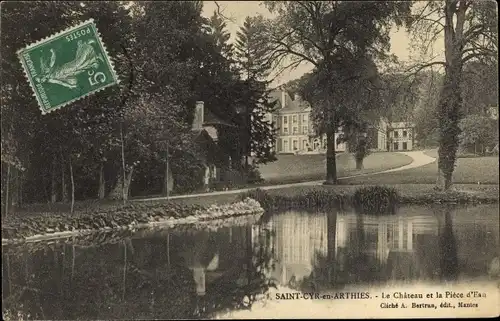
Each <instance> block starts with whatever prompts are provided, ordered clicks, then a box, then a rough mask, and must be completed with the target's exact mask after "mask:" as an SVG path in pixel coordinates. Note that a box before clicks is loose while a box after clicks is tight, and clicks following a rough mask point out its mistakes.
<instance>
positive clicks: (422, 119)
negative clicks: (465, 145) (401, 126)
mask: <svg viewBox="0 0 500 321" xmlns="http://www.w3.org/2000/svg"><path fill="white" fill-rule="evenodd" d="M418 78H421V79H422V80H421V82H420V86H419V89H420V93H419V95H418V98H417V101H416V105H415V110H414V122H415V136H416V138H417V139H418V142H417V143H418V144H419V146H421V147H432V148H434V147H437V146H438V138H439V122H438V115H437V102H438V100H439V89H440V88H441V86H442V83H443V75H442V74H440V73H438V72H435V71H432V70H430V71H423V72H422V73H421V74H419V75H418Z"/></svg>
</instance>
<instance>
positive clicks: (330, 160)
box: [325, 128, 337, 185]
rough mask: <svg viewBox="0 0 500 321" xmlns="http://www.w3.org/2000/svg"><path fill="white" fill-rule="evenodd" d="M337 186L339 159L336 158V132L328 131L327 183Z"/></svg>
mask: <svg viewBox="0 0 500 321" xmlns="http://www.w3.org/2000/svg"><path fill="white" fill-rule="evenodd" d="M325 184H327V185H334V184H337V159H336V158H335V130H334V129H333V128H332V129H328V132H327V136H326V182H325Z"/></svg>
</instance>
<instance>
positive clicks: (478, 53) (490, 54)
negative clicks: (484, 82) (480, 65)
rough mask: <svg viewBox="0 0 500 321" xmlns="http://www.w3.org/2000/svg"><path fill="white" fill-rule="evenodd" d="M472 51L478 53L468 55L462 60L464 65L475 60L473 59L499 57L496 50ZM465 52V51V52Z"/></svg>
mask: <svg viewBox="0 0 500 321" xmlns="http://www.w3.org/2000/svg"><path fill="white" fill-rule="evenodd" d="M470 49H471V50H470V51H473V50H477V51H476V52H473V53H471V54H470V55H467V56H465V57H463V58H462V64H465V63H466V62H467V61H469V60H471V59H473V58H479V57H496V56H497V55H498V52H497V51H495V50H491V49H488V48H470ZM464 51H465V50H464Z"/></svg>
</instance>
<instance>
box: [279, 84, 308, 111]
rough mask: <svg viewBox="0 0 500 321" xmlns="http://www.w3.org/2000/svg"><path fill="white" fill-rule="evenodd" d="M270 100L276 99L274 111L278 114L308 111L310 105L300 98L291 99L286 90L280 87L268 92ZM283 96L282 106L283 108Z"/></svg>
mask: <svg viewBox="0 0 500 321" xmlns="http://www.w3.org/2000/svg"><path fill="white" fill-rule="evenodd" d="M269 96H270V99H271V101H273V100H274V101H278V103H277V105H276V111H277V112H278V113H280V114H289V113H302V112H308V111H310V108H311V106H310V105H309V104H308V103H307V102H306V101H304V100H302V99H296V100H293V99H292V97H290V95H289V94H288V92H286V91H283V90H281V89H275V90H273V91H272V92H271V93H270V94H269ZM283 97H284V103H285V104H284V106H285V107H284V108H283Z"/></svg>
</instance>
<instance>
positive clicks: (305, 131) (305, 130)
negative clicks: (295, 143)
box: [302, 126, 307, 134]
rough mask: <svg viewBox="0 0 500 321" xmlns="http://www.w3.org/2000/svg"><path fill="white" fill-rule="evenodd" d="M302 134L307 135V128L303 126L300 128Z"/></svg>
mask: <svg viewBox="0 0 500 321" xmlns="http://www.w3.org/2000/svg"><path fill="white" fill-rule="evenodd" d="M302 133H303V134H307V126H303V127H302Z"/></svg>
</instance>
